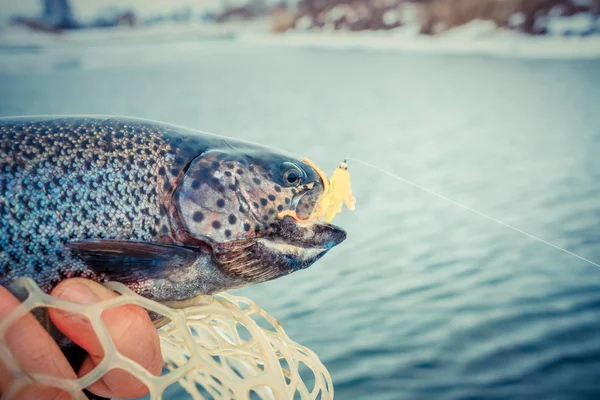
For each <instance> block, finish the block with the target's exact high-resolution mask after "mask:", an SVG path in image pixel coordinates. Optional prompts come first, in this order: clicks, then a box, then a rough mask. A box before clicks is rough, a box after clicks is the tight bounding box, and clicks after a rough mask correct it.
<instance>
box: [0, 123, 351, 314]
mask: <svg viewBox="0 0 600 400" xmlns="http://www.w3.org/2000/svg"><path fill="white" fill-rule="evenodd" d="M324 185H326V183H325V182H323V179H322V178H321V177H320V176H319V174H318V173H317V171H315V169H314V168H313V167H312V166H311V165H309V164H308V163H306V162H305V161H303V160H302V159H299V158H297V157H296V156H294V155H293V154H289V153H287V152H284V151H282V150H278V149H274V148H272V147H269V146H265V145H259V144H255V143H250V142H246V141H243V140H238V139H233V138H226V137H223V136H219V135H214V134H209V133H204V132H200V131H195V130H192V129H188V128H184V127H180V126H176V125H171V124H167V123H164V122H157V121H150V120H143V119H137V118H129V117H121V116H39V117H11V118H2V119H0V216H1V219H2V223H1V224H0V285H3V286H8V285H10V284H11V283H12V282H13V281H14V280H15V279H16V278H17V277H22V276H25V277H30V278H32V279H33V280H34V281H35V282H36V283H37V284H38V285H39V286H40V288H41V289H42V290H44V291H45V292H47V293H49V292H51V290H52V289H53V288H54V287H55V286H56V285H57V284H58V283H59V282H60V281H62V280H64V279H68V278H72V277H83V278H88V279H92V280H94V281H97V282H100V283H103V282H106V281H117V282H121V283H123V284H125V285H126V286H128V287H129V288H130V289H131V290H133V291H134V292H136V293H138V294H140V295H142V296H144V297H147V298H150V299H152V300H155V301H158V302H177V301H186V300H189V299H192V298H194V297H196V296H198V295H201V294H213V293H217V292H221V291H224V290H228V289H234V288H240V287H244V286H247V285H251V284H258V283H261V282H265V281H269V280H273V279H276V278H279V277H282V276H285V275H288V274H291V273H293V272H296V271H300V270H304V269H306V268H308V267H309V266H311V265H313V264H314V263H315V262H316V261H317V260H319V259H320V258H321V257H323V256H324V255H325V254H326V253H327V252H328V251H330V250H331V249H332V248H334V247H335V246H337V245H338V244H340V243H341V242H343V241H344V240H345V239H346V232H345V231H344V230H343V229H342V228H340V227H338V226H336V225H333V224H330V223H326V222H322V221H318V220H316V221H310V222H303V221H301V220H303V219H308V217H310V216H311V215H312V214H313V213H314V211H315V209H316V207H317V204H318V203H319V199H320V198H321V196H322V195H323V191H324ZM286 211H290V212H293V213H295V214H296V215H297V216H298V218H296V219H294V218H291V217H289V216H286V217H283V218H280V217H279V215H280V214H282V213H284V214H285V212H286Z"/></svg>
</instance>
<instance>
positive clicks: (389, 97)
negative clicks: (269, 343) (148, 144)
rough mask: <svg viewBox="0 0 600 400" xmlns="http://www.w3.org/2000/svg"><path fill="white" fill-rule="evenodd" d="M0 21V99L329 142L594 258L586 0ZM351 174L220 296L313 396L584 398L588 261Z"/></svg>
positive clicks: (183, 5) (342, 2)
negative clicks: (317, 233)
mask: <svg viewBox="0 0 600 400" xmlns="http://www.w3.org/2000/svg"><path fill="white" fill-rule="evenodd" d="M0 21H1V24H2V25H1V28H0V116H11V115H30V114H116V115H126V116H133V117H141V118H149V119H154V120H160V121H164V122H169V123H174V124H179V125H184V126H187V127H190V128H195V129H201V130H206V131H211V132H215V133H221V134H226V135H229V136H235V137H238V138H242V139H246V140H252V141H255V142H260V143H265V144H269V145H273V146H276V147H279V148H282V149H285V150H289V151H292V152H295V153H297V154H299V155H300V156H306V157H309V158H311V159H312V160H313V161H315V162H316V163H317V165H319V166H321V168H323V169H324V170H326V171H328V172H331V171H332V170H333V169H334V168H335V167H336V166H337V164H338V163H339V162H340V160H341V159H342V158H343V157H344V156H346V155H347V154H348V153H349V152H351V154H352V157H354V158H358V159H362V160H365V161H367V162H371V163H374V164H376V165H377V166H379V167H380V168H383V169H385V170H386V171H390V172H392V173H395V174H398V175H400V176H402V177H404V178H407V179H410V180H412V181H415V182H417V183H418V184H420V185H423V186H425V187H427V188H429V189H432V190H434V191H437V192H439V193H442V194H443V195H446V196H449V197H451V198H453V199H455V200H457V201H459V202H462V203H464V204H466V205H468V206H470V207H474V208H476V209H478V210H480V211H482V212H485V213H488V214H490V215H492V216H493V217H495V218H498V219H500V220H502V221H505V222H507V223H510V224H513V225H515V226H517V227H519V228H521V229H523V230H525V231H527V232H529V233H531V234H533V235H536V236H539V237H542V238H543V239H546V240H548V241H550V242H552V243H555V244H556V245H558V246H561V247H564V248H566V249H568V250H569V251H572V252H574V253H577V254H579V255H581V256H583V257H586V258H588V259H590V260H593V261H595V262H597V263H600V247H599V245H600V157H599V154H600V108H599V106H598V105H599V104H600V2H599V1H598V0H589V1H585V0H430V1H416V0H413V1H400V0H379V1H363V0H299V1H289V2H272V1H267V0H264V1H261V0H253V1H249V2H245V1H225V0H223V1H200V0H196V1H194V0H171V1H166V0H165V1H157V0H154V1H153V0H135V1H133V0H121V1H116V0H115V1H111V0H45V1H40V0H2V3H1V4H0ZM350 171H351V174H352V179H353V189H354V194H355V195H356V197H357V209H356V211H354V212H348V211H346V212H344V213H342V214H341V215H340V216H338V217H337V219H336V223H337V224H339V225H341V226H343V227H344V228H345V229H346V230H347V231H348V239H347V240H346V242H344V243H343V244H342V245H340V246H338V247H336V248H335V249H333V250H332V251H331V252H330V253H329V254H328V255H327V256H326V257H324V258H323V259H322V260H320V261H319V262H317V263H316V264H315V265H314V266H313V267H311V268H309V269H308V270H306V271H302V272H299V273H296V274H292V275H290V276H287V277H285V278H282V279H278V280H276V281H273V282H268V283H265V284H261V285H257V286H254V287H249V288H245V289H243V290H239V291H237V293H239V294H242V295H244V296H247V297H250V298H251V299H253V300H254V301H256V302H257V303H258V304H260V305H261V306H262V307H263V308H264V309H266V310H267V311H268V312H269V313H271V314H272V315H273V316H275V317H276V318H278V319H279V320H280V321H281V322H282V324H283V326H284V327H285V329H286V332H287V333H288V334H289V335H290V337H291V338H292V339H294V340H295V341H297V342H299V343H301V344H303V345H306V346H308V347H310V348H311V349H313V350H315V351H316V352H317V353H318V354H319V355H320V357H321V359H322V361H323V362H324V364H325V365H326V366H327V367H328V369H329V370H330V372H331V374H332V377H333V381H334V386H335V392H336V398H338V399H389V400H396V399H544V400H554V399H556V400H558V399H598V398H600V333H599V332H600V268H598V267H596V266H593V265H590V264H588V263H586V262H584V261H582V260H580V259H577V258H575V257H573V256H569V255H568V254H565V253H562V252H560V251H558V250H556V249H554V248H551V247H550V246H547V245H544V244H541V243H539V242H536V241H534V240H532V239H530V238H528V237H526V236H524V235H522V234H518V233H516V232H514V231H511V230H509V229H507V228H505V227H503V226H500V225H497V224H494V223H493V222H491V221H489V220H486V219H484V218H481V217H480V216H478V215H476V214H474V213H470V212H468V211H466V210H464V209H461V208H459V207H457V206H455V205H453V204H450V203H448V202H445V201H443V200H441V199H439V198H436V197H433V196H431V195H430V194H428V193H424V192H422V191H419V190H418V189H416V188H414V187H411V186H408V185H406V184H403V183H401V182H399V181H396V180H393V179H391V178H390V177H389V176H387V175H385V174H382V173H380V172H378V171H376V170H373V169H370V168H368V167H366V166H364V165H362V164H359V163H357V162H351V163H350ZM181 396H183V394H182V393H180V392H177V391H176V390H173V391H172V392H171V397H172V398H180V397H181Z"/></svg>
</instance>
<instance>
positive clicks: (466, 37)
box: [0, 21, 600, 59]
mask: <svg viewBox="0 0 600 400" xmlns="http://www.w3.org/2000/svg"><path fill="white" fill-rule="evenodd" d="M216 39H218V40H227V41H234V42H238V43H243V44H248V45H258V46H284V47H285V46H291V47H300V48H313V49H314V48H317V49H327V50H361V51H386V52H390V51H400V52H407V53H429V54H462V55H489V56H496V57H509V58H540V59H548V58H553V59H596V58H600V34H596V35H589V36H583V37H582V36H562V35H561V36H525V35H523V34H520V33H517V32H514V31H508V30H502V29H497V28H495V27H494V26H493V24H491V23H488V22H483V21H475V22H472V23H470V24H467V25H463V26H461V27H458V28H454V29H452V30H450V31H448V32H446V33H444V34H443V35H439V36H424V35H420V34H418V29H417V28H416V27H415V26H406V27H402V28H398V29H395V30H392V31H361V32H349V31H322V32H316V31H288V32H286V33H279V34H274V33H270V32H268V25H265V24H264V23H263V24H256V23H255V24H224V25H210V24H189V25H186V24H180V25H177V24H174V25H162V26H155V27H147V28H140V29H134V30H132V29H122V28H118V29H110V30H105V29H97V30H82V31H73V32H68V33H65V34H63V35H48V34H42V33H36V32H31V31H26V30H23V29H12V28H11V29H5V30H4V31H1V32H0V52H2V53H5V54H6V53H11V54H18V53H19V51H29V52H31V51H39V50H52V49H55V48H61V49H65V48H72V47H92V46H115V45H117V46H127V45H130V44H153V43H158V42H160V43H163V44H165V43H169V42H173V43H181V42H196V43H201V42H203V41H207V40H216Z"/></svg>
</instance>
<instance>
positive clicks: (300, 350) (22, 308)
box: [0, 278, 333, 400]
mask: <svg viewBox="0 0 600 400" xmlns="http://www.w3.org/2000/svg"><path fill="white" fill-rule="evenodd" d="M16 284H17V285H18V287H20V288H22V289H23V290H26V291H27V294H28V296H27V298H26V300H24V301H23V302H22V303H21V304H20V305H19V307H17V308H16V309H15V310H14V311H13V312H11V313H10V314H9V315H8V316H7V317H5V318H3V319H2V320H1V321H0V360H2V362H3V363H4V365H5V366H6V367H7V369H8V370H9V372H10V373H11V374H12V375H13V378H14V380H13V382H12V384H11V386H10V388H9V389H8V390H7V391H6V392H5V393H4V395H3V397H2V398H3V399H5V398H6V399H9V398H13V397H14V395H15V394H16V393H18V391H19V390H20V389H22V388H23V386H24V385H28V384H43V385H50V386H54V387H57V388H61V389H63V390H65V391H67V392H69V393H70V394H71V395H72V396H73V397H74V398H76V399H84V400H85V399H87V398H86V397H85V395H84V394H83V392H82V391H81V390H82V389H83V388H85V387H87V386H89V385H90V384H92V383H93V382H95V381H97V380H98V379H100V378H102V377H103V376H104V374H106V373H107V372H108V371H110V370H111V369H117V368H119V369H123V370H126V371H129V372H130V373H132V374H133V375H134V376H135V377H136V378H138V379H139V380H140V381H142V382H143V383H144V384H145V385H146V386H148V389H149V391H150V395H149V396H150V398H151V399H161V398H163V394H164V391H165V389H166V388H168V387H169V386H171V385H173V384H176V383H177V384H179V385H181V387H183V389H185V391H186V392H187V393H189V395H190V397H191V398H193V399H236V400H238V399H322V400H326V399H333V385H332V382H331V377H330V375H329V373H328V371H327V369H326V368H325V367H324V365H323V364H322V363H321V362H320V360H319V358H318V356H317V355H316V354H315V353H314V352H313V351H311V350H309V349H307V348H306V347H303V346H301V345H299V344H297V343H295V342H293V341H292V340H291V339H290V338H289V337H288V336H287V335H286V334H285V332H284V331H283V328H282V327H281V325H280V324H279V322H277V321H276V320H275V319H274V318H273V317H271V316H270V315H269V314H267V313H266V312H265V311H264V310H262V309H261V308H260V307H259V306H258V305H256V304H255V303H253V302H252V301H250V300H248V299H245V298H242V297H238V296H233V295H230V294H219V295H215V296H201V297H198V298H196V299H194V301H193V305H190V306H187V307H185V308H183V309H173V308H170V307H168V306H167V305H163V304H159V303H156V302H154V301H151V300H148V299H146V298H143V297H140V296H138V295H137V294H135V293H133V292H132V291H130V290H129V289H128V288H127V287H125V286H124V285H121V284H118V283H108V284H106V286H107V287H108V288H110V289H112V290H114V291H116V292H118V293H120V294H121V296H117V297H115V298H113V299H110V300H106V301H102V302H100V303H97V304H94V305H92V306H89V305H81V304H76V303H73V302H69V301H66V300H63V299H58V298H56V297H52V296H49V295H47V294H46V293H44V292H42V291H41V290H40V289H39V287H38V286H37V285H36V284H35V282H34V281H32V280H31V279H28V278H20V279H18V280H17V281H16ZM125 304H136V305H138V306H141V307H143V308H145V309H146V310H149V311H153V312H155V313H158V314H160V315H163V316H164V317H166V318H168V321H165V322H168V323H166V324H165V325H164V326H162V327H161V328H159V329H158V333H159V336H160V341H161V349H162V354H163V360H164V368H163V374H162V375H161V376H153V375H151V374H150V373H149V372H148V371H147V370H146V369H144V368H143V367H142V366H140V365H139V364H137V363H136V362H135V361H133V360H131V359H129V358H127V357H125V356H123V355H122V354H121V353H119V351H118V350H117V349H116V347H115V346H114V344H113V342H112V340H111V338H110V336H109V334H108V331H107V329H106V327H105V326H104V324H103V322H102V319H101V314H102V312H103V311H105V310H107V309H110V308H113V307H118V306H122V305H125ZM40 307H43V308H46V307H51V308H57V309H62V310H65V311H69V312H71V313H77V314H81V315H83V316H85V317H87V318H88V319H89V320H90V322H91V324H92V326H93V328H94V331H95V332H96V335H97V336H98V339H99V341H100V343H101V344H102V347H103V349H104V354H105V357H104V359H103V360H102V362H101V363H100V364H98V365H97V367H96V368H94V369H93V370H92V371H90V372H89V373H87V374H86V375H84V376H82V377H80V378H78V379H66V378H57V377H53V376H49V375H45V374H35V373H30V372H28V371H24V370H23V369H22V368H21V367H20V366H19V364H18V362H17V361H16V359H15V357H14V356H13V354H12V353H11V351H10V349H9V348H8V346H7V344H6V340H5V336H6V332H7V330H8V328H9V327H10V326H11V324H12V323H14V322H15V321H17V320H18V319H20V318H21V317H23V316H24V315H25V314H27V313H28V312H30V311H31V310H33V309H36V308H40Z"/></svg>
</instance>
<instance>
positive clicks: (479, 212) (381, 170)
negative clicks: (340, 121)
mask: <svg viewBox="0 0 600 400" xmlns="http://www.w3.org/2000/svg"><path fill="white" fill-rule="evenodd" d="M346 159H347V160H352V161H356V162H358V163H361V164H363V165H366V166H367V167H370V168H373V169H374V170H377V171H379V172H383V173H384V174H386V175H388V176H390V177H392V178H394V179H396V180H399V181H401V182H404V183H407V184H409V185H411V186H413V187H416V188H417V189H420V190H422V191H424V192H427V193H429V194H431V195H433V196H436V197H439V198H440V199H442V200H445V201H447V202H449V203H452V204H454V205H456V206H459V207H461V208H464V209H465V210H468V211H471V212H472V213H475V214H477V215H479V216H481V217H484V218H487V219H489V220H490V221H493V222H495V223H497V224H499V225H502V226H505V227H507V228H509V229H512V230H513V231H515V232H519V233H521V234H523V235H525V236H528V237H530V238H531V239H534V240H537V241H538V242H541V243H544V244H546V245H548V246H550V247H554V248H555V249H557V250H560V251H562V252H564V253H567V254H569V255H571V256H573V257H577V258H579V259H580V260H583V261H585V262H587V263H589V264H592V265H595V266H596V267H600V264H597V263H595V262H593V261H591V260H588V259H587V258H585V257H582V256H580V255H577V254H575V253H573V252H570V251H569V250H567V249H563V248H562V247H560V246H557V245H555V244H553V243H550V242H548V241H547V240H544V239H541V238H539V237H537V236H535V235H532V234H531V233H528V232H525V231H523V230H521V229H519V228H517V227H516V226H513V225H511V224H508V223H506V222H503V221H500V220H499V219H496V218H494V217H492V216H490V215H488V214H486V213H483V212H481V211H478V210H475V209H474V208H471V207H469V206H467V205H465V204H462V203H459V202H458V201H456V200H452V199H451V198H448V197H446V196H444V195H442V194H439V193H437V192H434V191H433V190H431V189H427V188H426V187H424V186H421V185H419V184H417V183H415V182H411V181H409V180H408V179H405V178H402V177H401V176H399V175H396V174H393V173H391V172H389V171H386V170H384V169H382V168H379V167H377V166H375V165H373V164H370V163H368V162H366V161H362V160H359V159H356V158H346Z"/></svg>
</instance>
